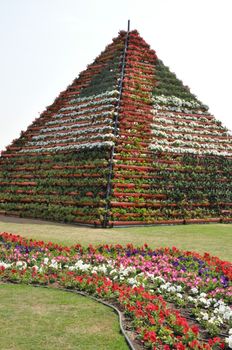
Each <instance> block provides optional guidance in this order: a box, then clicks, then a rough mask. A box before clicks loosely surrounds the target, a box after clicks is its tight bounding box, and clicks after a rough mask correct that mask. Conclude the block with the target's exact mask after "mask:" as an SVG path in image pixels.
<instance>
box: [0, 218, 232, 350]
mask: <svg viewBox="0 0 232 350" xmlns="http://www.w3.org/2000/svg"><path fill="white" fill-rule="evenodd" d="M3 231H5V232H11V233H15V234H20V235H22V236H25V237H29V238H34V239H37V240H44V241H52V242H56V243H61V244H64V245H72V244H74V243H77V242H78V243H81V244H82V245H84V246H87V245H89V244H90V243H91V244H93V245H96V244H100V243H113V244H114V243H120V244H122V245H125V244H126V243H133V244H134V245H136V246H140V245H142V244H144V243H145V242H146V243H147V244H148V245H149V246H151V247H153V248H155V247H160V246H176V247H178V248H180V249H185V250H195V251H198V252H200V253H204V252H209V253H210V254H212V255H216V256H218V257H219V258H221V259H222V260H228V261H232V254H231V245H232V225H231V224H228V225H226V224H205V225H185V226H184V225H182V226H155V227H134V228H133V227H131V228H114V229H93V228H86V227H78V226H74V225H64V224H57V223H50V222H46V221H39V220H27V219H14V218H7V217H0V232H3ZM0 300H1V304H0V326H1V335H0V343H1V349H2V350H22V349H25V350H31V349H38V350H39V349H46V350H53V349H56V348H57V347H59V348H61V349H73V350H74V349H83V350H84V349H98V350H108V349H109V350H111V349H115V350H117V349H118V350H119V349H120V350H124V349H125V350H126V349H128V346H127V345H126V343H125V340H124V338H123V337H122V336H121V335H120V333H119V324H118V318H117V315H115V314H114V313H113V312H112V310H111V309H108V308H107V307H105V306H103V305H100V304H98V303H95V302H93V301H92V300H89V299H87V298H84V297H81V296H78V295H74V294H70V293H67V292H61V291H56V290H49V289H43V288H38V289H37V288H34V287H31V286H19V285H15V286H13V285H8V286H7V285H0Z"/></svg>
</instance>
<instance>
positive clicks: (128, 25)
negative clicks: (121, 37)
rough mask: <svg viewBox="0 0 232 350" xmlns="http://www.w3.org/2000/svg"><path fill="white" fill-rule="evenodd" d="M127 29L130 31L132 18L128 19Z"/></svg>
mask: <svg viewBox="0 0 232 350" xmlns="http://www.w3.org/2000/svg"><path fill="white" fill-rule="evenodd" d="M127 31H128V33H129V31H130V20H129V19H128V22H127Z"/></svg>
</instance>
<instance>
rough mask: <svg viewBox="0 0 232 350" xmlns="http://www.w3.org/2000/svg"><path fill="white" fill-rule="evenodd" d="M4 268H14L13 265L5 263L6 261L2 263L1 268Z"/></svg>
mask: <svg viewBox="0 0 232 350" xmlns="http://www.w3.org/2000/svg"><path fill="white" fill-rule="evenodd" d="M2 266H3V267H4V269H8V268H10V267H11V266H12V264H8V263H5V262H4V261H0V267H2Z"/></svg>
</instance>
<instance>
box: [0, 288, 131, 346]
mask: <svg viewBox="0 0 232 350" xmlns="http://www.w3.org/2000/svg"><path fill="white" fill-rule="evenodd" d="M0 300H1V303H0V329H1V331H0V348H1V350H34V349H36V350H44V349H46V350H57V349H65V350H74V349H75V350H93V349H98V350H128V346H127V345H126V342H125V340H124V338H123V336H122V335H121V334H120V333H119V323H118V317H117V315H116V314H115V313H114V312H113V311H112V310H111V309H109V308H107V307H106V306H103V305H101V304H99V303H97V302H95V301H93V300H91V299H88V298H85V297H82V296H79V295H75V294H71V293H68V292H62V291H57V290H52V289H43V288H35V287H31V286H23V285H0Z"/></svg>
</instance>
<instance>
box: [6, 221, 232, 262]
mask: <svg viewBox="0 0 232 350" xmlns="http://www.w3.org/2000/svg"><path fill="white" fill-rule="evenodd" d="M0 231H6V232H11V233H16V234H20V235H22V236H25V237H29V238H34V239H37V240H44V241H52V242H57V243H61V244H65V245H72V244H75V243H77V242H79V243H81V244H82V245H84V246H88V245H89V244H90V243H91V244H93V245H96V244H101V243H113V244H117V243H120V244H122V245H125V244H127V243H133V244H134V245H136V246H141V245H143V244H144V243H145V242H146V243H147V244H148V245H149V246H151V247H153V248H155V247H160V246H169V247H172V246H176V247H177V248H180V249H184V250H194V251H197V252H199V253H204V252H208V253H210V254H212V255H216V256H218V257H219V258H221V259H222V260H227V261H232V253H231V245H232V224H205V225H177V226H152V227H130V228H113V229H94V228H88V227H78V226H74V225H67V224H57V223H50V222H47V221H40V220H27V219H14V218H7V217H4V216H2V217H0Z"/></svg>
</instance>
